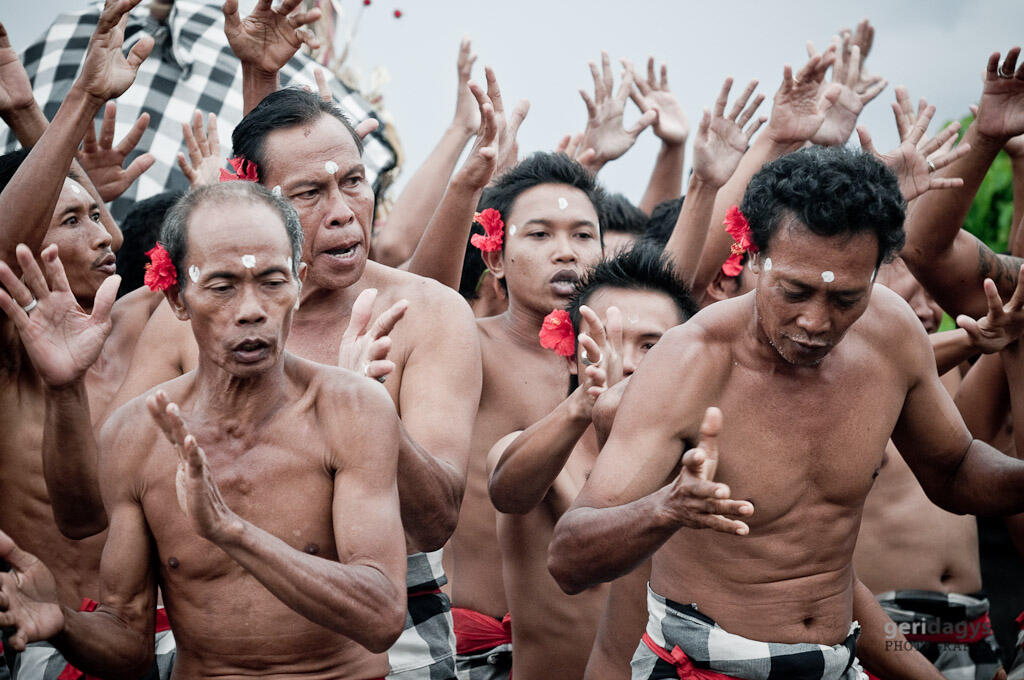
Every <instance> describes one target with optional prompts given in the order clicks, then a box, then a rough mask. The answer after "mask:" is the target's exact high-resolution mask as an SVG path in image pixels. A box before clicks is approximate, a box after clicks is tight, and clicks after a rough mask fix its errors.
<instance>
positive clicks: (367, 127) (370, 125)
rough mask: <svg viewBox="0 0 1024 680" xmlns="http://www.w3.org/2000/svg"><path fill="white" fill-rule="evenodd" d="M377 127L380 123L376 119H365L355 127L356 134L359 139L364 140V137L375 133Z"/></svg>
mask: <svg viewBox="0 0 1024 680" xmlns="http://www.w3.org/2000/svg"><path fill="white" fill-rule="evenodd" d="M378 127H380V122H379V121H378V120H377V119H376V118H367V119H366V120H364V121H362V122H360V123H359V125H356V134H357V135H359V139H366V135H368V134H370V133H371V132H375V131H376V130H377V128H378Z"/></svg>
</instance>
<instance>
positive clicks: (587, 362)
mask: <svg viewBox="0 0 1024 680" xmlns="http://www.w3.org/2000/svg"><path fill="white" fill-rule="evenodd" d="M580 362H581V363H582V364H583V365H584V366H597V365H598V364H599V363H601V360H600V359H598V360H597V361H591V359H590V355H588V354H587V350H586V348H583V350H581V351H580Z"/></svg>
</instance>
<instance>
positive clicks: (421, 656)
mask: <svg viewBox="0 0 1024 680" xmlns="http://www.w3.org/2000/svg"><path fill="white" fill-rule="evenodd" d="M441 554H442V551H441V550H437V551H435V552H432V553H414V554H412V555H409V556H408V557H407V558H406V576H405V587H406V593H407V595H408V603H409V611H408V612H407V613H406V616H405V628H404V630H402V634H401V635H400V636H398V640H397V641H396V642H395V644H393V645H392V646H391V649H389V650H388V663H389V664H390V666H391V672H390V673H389V674H388V678H389V679H393V680H455V632H454V629H453V627H452V603H451V600H449V599H448V596H447V595H445V594H444V593H442V592H441V586H443V585H444V584H446V583H447V582H448V577H447V576H445V574H444V568H443V567H442V566H441Z"/></svg>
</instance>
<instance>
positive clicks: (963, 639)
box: [878, 590, 1002, 680]
mask: <svg viewBox="0 0 1024 680" xmlns="http://www.w3.org/2000/svg"><path fill="white" fill-rule="evenodd" d="M878 602H879V604H881V605H882V609H884V610H885V613H886V614H888V615H889V618H891V619H892V620H893V622H895V623H896V624H897V625H899V624H906V625H904V626H902V628H906V627H907V626H908V625H909V627H910V632H907V633H905V635H906V638H907V640H908V641H910V643H911V644H913V645H914V647H915V648H916V649H917V650H918V651H919V652H921V654H923V655H924V656H925V658H926V659H928V660H929V661H931V662H932V663H933V664H934V665H935V667H936V668H938V669H939V670H940V671H942V674H943V675H945V676H946V677H947V678H952V679H953V680H992V676H993V675H995V674H996V671H998V670H999V669H1000V667H1002V662H1001V661H1000V657H999V645H998V644H997V643H996V638H995V635H994V633H993V632H992V622H991V621H989V618H988V609H989V604H988V600H987V599H984V598H979V597H975V596H973V595H960V594H958V593H938V592H934V591H930V590H891V591H889V592H887V593H882V594H881V595H879V596H878Z"/></svg>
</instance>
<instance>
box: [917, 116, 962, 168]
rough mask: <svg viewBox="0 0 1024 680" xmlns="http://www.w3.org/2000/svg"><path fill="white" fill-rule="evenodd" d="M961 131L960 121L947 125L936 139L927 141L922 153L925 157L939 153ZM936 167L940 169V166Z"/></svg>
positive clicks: (923, 145)
mask: <svg viewBox="0 0 1024 680" xmlns="http://www.w3.org/2000/svg"><path fill="white" fill-rule="evenodd" d="M959 131H960V121H954V122H953V123H951V124H949V125H947V126H946V127H944V128H942V129H941V130H939V131H938V133H937V134H936V135H935V136H934V137H932V138H931V139H929V140H927V141H926V142H925V143H924V144H922V145H921V153H922V154H924V155H925V156H931V155H932V154H933V153H935V152H936V151H938V150H939V149H940V148H941V147H942V145H943V144H945V143H946V142H949V141H951V140H952V139H954V138H955V137H956V135H957V133H958V132H959ZM933 165H934V163H933ZM935 167H936V168H938V167H939V166H937V165H935Z"/></svg>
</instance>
